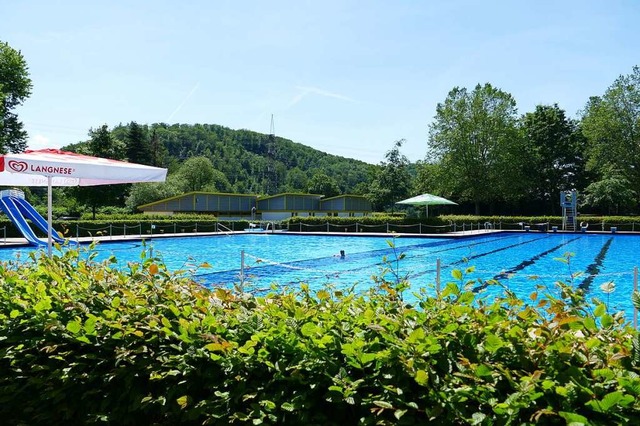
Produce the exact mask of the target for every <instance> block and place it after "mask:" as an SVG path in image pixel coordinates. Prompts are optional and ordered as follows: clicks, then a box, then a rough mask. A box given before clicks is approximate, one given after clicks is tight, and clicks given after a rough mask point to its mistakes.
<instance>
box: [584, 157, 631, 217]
mask: <svg viewBox="0 0 640 426" xmlns="http://www.w3.org/2000/svg"><path fill="white" fill-rule="evenodd" d="M636 196H637V192H636V191H634V190H633V189H632V188H631V185H630V184H629V181H628V180H627V178H626V177H625V176H624V173H622V172H621V171H620V170H617V169H615V168H613V167H612V166H609V167H608V168H607V169H606V170H605V171H604V173H603V178H602V179H601V180H599V181H597V182H593V183H591V184H590V185H589V186H587V189H585V191H584V201H583V203H582V204H583V205H587V206H591V207H596V208H600V209H602V210H603V211H604V213H606V214H619V213H620V210H621V209H622V210H623V211H624V210H628V209H630V208H632V207H633V205H634V204H635V198H636Z"/></svg>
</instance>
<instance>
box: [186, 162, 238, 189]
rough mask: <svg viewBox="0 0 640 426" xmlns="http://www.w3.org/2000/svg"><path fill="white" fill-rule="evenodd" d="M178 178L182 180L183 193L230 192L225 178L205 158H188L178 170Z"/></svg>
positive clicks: (229, 185) (229, 186)
mask: <svg viewBox="0 0 640 426" xmlns="http://www.w3.org/2000/svg"><path fill="white" fill-rule="evenodd" d="M178 176H179V177H180V178H182V181H183V184H182V189H183V191H185V192H193V191H211V192H227V191H230V190H231V184H230V183H229V180H228V179H227V177H226V176H225V175H224V174H223V173H222V172H220V171H219V170H216V168H215V167H213V163H212V162H211V160H209V159H208V158H207V157H192V158H189V159H188V160H187V161H185V162H184V163H183V164H182V166H181V167H180V169H179V170H178Z"/></svg>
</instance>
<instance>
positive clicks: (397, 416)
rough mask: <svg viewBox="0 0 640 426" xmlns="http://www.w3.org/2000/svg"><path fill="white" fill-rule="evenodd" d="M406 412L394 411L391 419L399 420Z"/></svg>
mask: <svg viewBox="0 0 640 426" xmlns="http://www.w3.org/2000/svg"><path fill="white" fill-rule="evenodd" d="M406 412H407V410H400V409H397V410H396V411H394V412H393V417H395V418H396V419H398V420H400V417H402V416H404V415H405V413H406Z"/></svg>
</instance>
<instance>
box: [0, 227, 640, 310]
mask: <svg viewBox="0 0 640 426" xmlns="http://www.w3.org/2000/svg"><path fill="white" fill-rule="evenodd" d="M390 241H392V242H393V244H394V245H395V247H396V249H395V252H394V249H393V248H392V247H390V245H389V243H388V242H390ZM639 242H640V239H639V238H638V237H635V236H629V235H619V234H618V235H613V234H544V233H505V234H493V235H484V236H476V237H470V238H460V239H452V238H416V237H399V238H393V237H391V236H389V237H361V236H357V237H348V236H344V237H343V236H304V235H282V234H245V235H234V236H210V237H204V236H200V237H187V238H163V239H154V240H151V241H149V242H147V243H146V246H147V248H152V250H153V253H154V254H155V255H158V256H160V257H161V258H162V259H163V260H164V262H165V263H166V265H167V267H168V268H169V269H170V270H173V271H178V270H181V271H188V273H191V274H193V275H194V276H195V278H196V280H198V281H200V282H201V283H203V284H204V285H207V286H225V287H229V286H232V285H233V284H234V283H236V284H237V283H239V281H240V279H239V276H240V265H241V254H240V253H241V252H242V251H244V252H245V265H246V269H245V275H246V277H247V278H246V281H245V283H246V285H245V288H247V289H254V290H257V291H259V290H265V289H269V288H270V286H271V285H272V284H274V283H276V284H277V285H278V286H297V284H299V283H301V282H306V283H308V284H309V285H310V286H311V287H312V288H320V287H321V286H324V285H326V284H332V285H334V286H336V287H343V288H344V287H351V286H354V285H355V288H356V289H357V290H361V289H365V288H368V287H370V286H371V285H372V280H371V276H372V275H379V274H380V272H381V271H382V269H383V268H384V267H385V266H388V265H385V263H384V262H383V259H384V258H385V257H386V258H387V260H389V261H391V265H390V266H392V267H393V268H397V273H398V275H400V276H408V278H409V281H410V282H411V288H412V290H415V291H417V289H418V288H421V287H423V288H426V289H427V292H433V291H434V290H433V285H434V283H435V281H436V259H440V261H441V277H442V278H441V281H442V283H443V285H444V284H445V283H446V282H448V281H454V280H453V278H452V277H451V271H452V270H453V269H462V270H464V269H465V268H466V267H468V266H474V267H475V271H474V272H472V273H470V274H468V275H467V276H465V279H468V280H479V282H478V284H474V287H478V286H479V285H480V283H481V282H482V280H488V279H492V278H496V279H498V280H499V281H500V282H502V283H503V284H504V285H506V286H508V287H509V288H510V289H511V290H512V291H514V292H515V293H516V294H518V295H519V296H520V297H523V298H527V297H528V296H529V294H531V293H532V292H533V291H534V289H535V287H536V285H545V286H547V287H548V288H549V289H550V290H551V289H553V288H554V283H555V282H556V281H558V280H560V281H563V282H566V283H569V282H571V281H572V283H573V285H574V286H575V287H582V288H584V289H586V290H587V292H588V294H589V295H590V296H591V297H597V298H599V299H601V300H603V301H605V302H607V303H608V306H609V307H610V308H611V309H615V310H624V311H625V312H626V315H627V317H628V318H629V319H630V318H631V315H632V312H633V307H632V305H631V292H632V289H633V268H634V266H637V265H638V263H640V262H638V259H637V253H638V243H639ZM143 249H144V247H143V244H142V243H141V242H133V241H127V242H113V243H112V242H109V243H101V244H99V245H98V247H97V250H98V252H99V256H98V260H100V259H106V258H108V257H110V256H112V255H115V257H116V258H117V259H118V261H119V263H120V264H121V265H123V266H126V263H127V262H130V261H136V260H139V259H140V253H141V252H142V250H143ZM29 250H30V249H28V248H23V249H19V250H16V249H1V250H0V260H8V259H15V257H16V256H21V257H22V256H24V252H26V251H29ZM340 250H345V251H346V257H345V258H344V259H341V258H340V257H339V252H340ZM21 253H22V254H21ZM401 253H402V254H404V258H403V259H402V260H400V261H399V262H397V263H396V262H394V259H395V258H396V256H397V255H399V254H401ZM565 253H573V254H574V256H573V257H571V260H570V264H569V265H567V264H565V263H562V262H560V261H559V260H557V259H558V258H561V257H562V256H563V255H564V254H565ZM204 263H206V264H208V265H209V266H210V267H208V268H203V267H201V266H199V265H202V264H204ZM572 275H573V276H574V278H573V280H572V278H571V277H572ZM387 278H388V279H389V280H393V275H387ZM610 281H612V282H613V283H614V284H615V290H614V291H613V293H610V294H607V293H605V292H604V291H603V290H602V288H601V286H602V285H603V284H605V283H607V282H610ZM486 291H489V292H490V291H499V290H498V289H497V288H493V287H489V288H488V289H486Z"/></svg>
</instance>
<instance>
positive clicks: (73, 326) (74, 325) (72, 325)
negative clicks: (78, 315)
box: [67, 321, 82, 334]
mask: <svg viewBox="0 0 640 426" xmlns="http://www.w3.org/2000/svg"><path fill="white" fill-rule="evenodd" d="M81 329H82V325H81V324H80V323H79V322H78V321H69V322H68V323H67V330H69V331H70V332H72V333H73V334H78V333H79V332H80V330H81Z"/></svg>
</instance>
